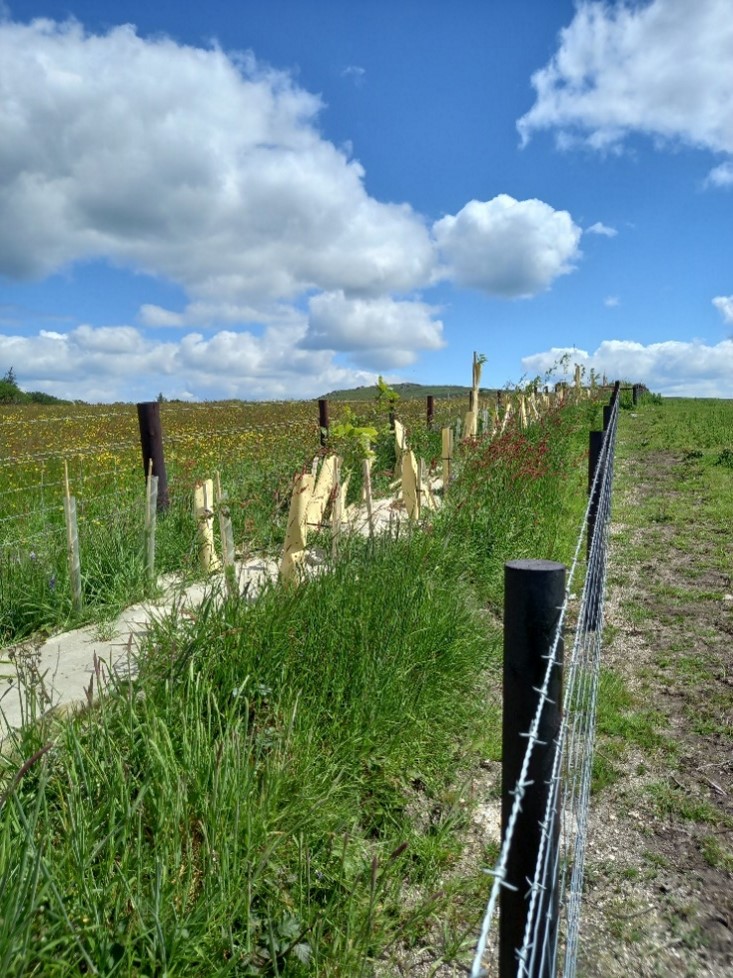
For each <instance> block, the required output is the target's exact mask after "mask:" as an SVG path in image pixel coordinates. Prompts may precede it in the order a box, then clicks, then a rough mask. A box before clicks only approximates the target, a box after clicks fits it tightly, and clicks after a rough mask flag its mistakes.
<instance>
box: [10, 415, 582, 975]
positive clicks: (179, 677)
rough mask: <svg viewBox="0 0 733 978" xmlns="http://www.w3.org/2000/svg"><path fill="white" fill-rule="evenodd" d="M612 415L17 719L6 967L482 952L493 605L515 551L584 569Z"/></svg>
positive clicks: (521, 443)
mask: <svg viewBox="0 0 733 978" xmlns="http://www.w3.org/2000/svg"><path fill="white" fill-rule="evenodd" d="M593 410H594V409H593V408H592V407H590V408H589V407H587V406H585V405H584V406H583V407H582V408H577V409H576V408H572V409H569V410H564V411H562V412H559V413H557V414H555V413H553V414H552V415H550V416H549V417H548V418H547V419H546V420H545V421H544V422H543V423H542V424H537V425H535V426H533V427H532V428H531V429H530V430H529V431H528V432H527V433H526V434H524V435H523V434H521V433H518V432H517V433H511V434H510V435H508V436H507V437H506V438H505V439H503V440H501V441H500V442H499V443H498V446H497V444H496V443H494V445H493V446H492V444H489V443H488V442H485V441H481V440H479V441H478V442H477V443H476V445H474V446H472V447H471V448H470V450H469V453H468V454H467V456H466V461H465V463H464V465H463V471H462V473H461V475H460V477H459V479H458V480H457V482H456V483H455V485H454V487H453V489H452V492H451V494H450V497H449V502H448V504H447V505H446V506H445V508H444V510H443V511H442V512H441V513H440V515H439V516H438V517H437V518H436V519H435V520H434V521H433V522H432V523H431V524H429V525H427V526H426V527H425V528H423V529H422V530H420V531H417V532H413V533H403V534H402V535H401V536H400V537H399V538H398V539H396V540H392V541H388V540H384V541H375V542H370V541H361V540H353V541H351V543H350V544H349V545H348V546H346V547H345V548H344V553H343V556H342V558H341V559H340V561H339V563H338V564H337V565H336V566H334V567H332V568H330V570H329V571H328V572H327V573H324V574H322V575H321V576H319V577H316V578H315V579H312V580H310V581H307V582H305V583H304V584H303V585H302V586H301V587H299V588H297V589H288V588H282V587H276V586H273V587H271V588H269V589H266V590H265V592H264V593H263V594H262V595H261V597H260V598H259V599H258V600H257V601H256V602H254V603H251V604H246V603H244V602H235V601H231V600H226V599H223V598H219V597H217V596H215V595H212V596H211V597H210V598H209V599H208V600H207V601H206V602H205V603H204V605H203V606H202V607H201V608H200V609H198V610H197V611H195V612H193V613H185V614H184V613H183V612H181V613H178V614H173V615H172V616H170V617H168V618H167V619H165V620H164V621H163V622H161V623H160V624H159V626H157V628H156V629H155V631H154V633H153V634H152V636H151V638H150V641H149V643H148V647H147V649H146V655H145V656H144V657H143V658H142V659H141V662H140V671H139V674H138V675H137V676H136V677H135V678H134V679H133V680H125V681H119V682H118V683H117V685H116V687H115V688H114V690H113V691H112V695H109V696H104V697H102V698H101V699H100V700H99V701H98V703H97V704H96V705H95V706H94V707H93V708H91V709H87V710H85V711H83V712H81V713H79V714H78V715H77V716H75V717H73V718H71V719H67V720H64V721H62V722H59V721H57V720H53V719H50V720H47V721H44V722H43V723H39V724H36V725H32V726H29V727H27V728H26V729H25V730H24V731H23V732H22V733H21V734H19V736H18V738H17V742H16V743H15V744H14V745H12V749H10V750H9V751H8V752H6V755H5V757H4V759H3V762H2V763H3V766H4V771H3V777H2V782H3V791H4V795H3V797H2V807H1V809H0V973H2V974H3V975H6V976H8V978H14V976H21V975H23V976H28V975H43V976H48V978H66V976H72V975H73V976H76V975H78V974H90V973H96V974H100V975H110V976H112V975H115V976H135V978H143V976H153V975H155V976H163V975H166V976H171V978H172V976H176V978H178V976H181V978H184V976H200V975H202V974H205V975H207V976H220V975H221V976H224V975H236V976H275V975H279V976H288V978H297V976H305V975H306V974H307V975H312V974H319V975H324V976H328V975H333V976H337V975H339V976H340V975H353V976H359V975H367V974H369V973H370V972H371V970H372V968H373V966H374V962H376V961H378V960H382V961H387V960H388V959H389V956H390V954H391V953H392V952H393V950H394V949H395V948H396V947H398V946H399V947H405V946H406V947H410V946H425V944H426V943H427V944H431V945H433V946H435V945H436V942H437V946H436V950H435V954H436V955H437V956H439V957H441V958H442V959H446V960H447V959H451V958H452V957H455V956H456V955H459V954H460V953H462V952H463V951H464V950H465V947H466V942H467V940H469V939H471V938H473V936H474V933H475V927H476V924H477V921H478V918H479V915H480V912H481V907H482V902H483V900H482V898H483V897H484V896H485V892H486V877H485V875H484V874H483V873H482V872H481V866H480V865H475V866H472V867H471V868H470V869H469V870H464V871H462V872H460V873H459V872H458V870H457V866H458V864H459V858H460V854H461V831H462V829H463V827H464V826H465V823H466V818H467V805H466V800H465V796H466V790H465V788H464V785H465V784H466V782H468V781H469V780H470V771H471V769H472V768H475V766H476V765H477V764H478V763H479V761H480V760H482V759H484V758H486V757H496V756H497V755H498V738H499V730H498V727H499V724H498V711H497V705H496V701H497V689H498V686H499V671H500V667H499V656H500V646H501V638H500V633H499V630H498V627H497V625H496V624H495V622H496V620H497V619H496V615H494V614H487V608H492V607H495V606H498V605H499V604H500V601H501V579H502V567H503V563H504V561H506V560H508V559H511V558H514V557H518V556H534V557H545V558H549V559H560V560H564V561H568V560H569V558H570V556H571V554H572V549H573V543H574V540H575V536H576V533H577V529H578V526H579V522H580V514H581V513H582V511H583V509H584V495H585V492H584V489H585V485H584V483H585V458H584V452H585V448H586V446H587V431H588V427H589V422H590V421H591V415H592V413H593ZM99 559H100V560H102V559H103V558H102V557H101V556H100V558H99ZM106 572H107V573H113V568H112V567H109V569H108V570H107V571H106ZM487 855H488V854H487ZM456 873H457V874H458V875H456ZM406 895H409V899H406ZM436 920H440V921H442V925H441V926H440V927H437V929H436V923H435V922H436Z"/></svg>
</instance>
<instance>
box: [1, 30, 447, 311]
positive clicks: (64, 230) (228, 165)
mask: <svg viewBox="0 0 733 978" xmlns="http://www.w3.org/2000/svg"><path fill="white" fill-rule="evenodd" d="M320 110H321V103H320V100H319V99H318V98H317V97H316V96H314V95H312V94H310V93H308V92H306V91H304V90H303V89H302V88H299V87H298V86H297V85H296V84H295V83H294V82H293V80H292V79H291V78H290V76H288V75H287V74H286V73H284V72H278V71H275V70H272V69H269V68H265V67H262V66H261V65H259V64H258V63H257V61H256V60H255V58H254V57H253V56H252V55H243V54H236V55H227V54H225V53H224V52H223V51H221V50H220V49H218V48H217V47H211V48H209V49H200V48H193V47H186V46H183V45H179V44H177V43H175V42H174V41H172V40H170V39H168V38H165V37H156V38H153V39H145V38H142V37H140V36H138V35H137V33H136V31H135V29H134V28H133V27H130V26H125V27H117V28H114V29H112V30H110V31H109V32H108V33H107V34H103V35H93V34H87V33H86V32H85V31H84V29H83V28H82V27H81V26H80V25H79V24H78V23H76V22H68V23H65V24H58V23H55V22H53V21H49V20H36V21H34V22H32V23H31V24H18V23H13V22H3V23H0V175H1V180H0V275H5V276H6V277H8V278H12V279H24V278H40V277H43V276H45V275H48V274H49V273H51V272H54V271H56V270H58V269H59V268H61V267H63V266H64V265H67V264H69V263H72V262H74V261H78V260H84V259H90V258H104V259H107V260H109V261H111V262H113V263H116V264H119V265H122V266H125V267H131V268H134V269H138V270H142V271H145V272H149V273H151V274H156V275H163V276H166V277H168V278H170V279H173V280H174V281H176V282H178V283H180V284H182V285H183V286H184V288H185V289H186V290H187V291H188V292H189V294H193V295H194V296H195V297H197V298H200V299H212V298H216V299H217V300H221V299H222V298H224V299H227V300H230V301H239V302H242V301H254V300H262V299H265V300H273V299H279V298H290V297H292V296H296V295H298V294H299V293H301V292H302V291H303V290H305V289H311V288H320V289H334V288H343V289H346V290H350V291H353V292H355V293H360V294H361V293H363V294H379V293H383V292H386V291H389V290H410V289H412V288H413V287H415V286H417V285H422V284H423V283H424V282H425V281H426V280H427V279H428V278H429V275H430V272H431V268H432V264H433V261H434V255H433V248H432V244H431V241H430V237H429V234H428V231H427V228H426V227H425V224H424V222H423V220H422V219H421V218H420V217H419V216H418V215H416V214H415V213H414V212H413V211H412V210H411V208H410V207H409V206H408V205H407V204H384V203H380V202H379V201H377V200H375V199H374V198H372V197H370V196H369V195H368V194H367V192H366V190H365V188H364V182H363V178H364V171H363V169H362V167H361V165H360V164H359V163H358V162H356V161H354V160H350V159H348V158H347V157H346V156H345V155H344V153H343V152H342V151H341V150H339V149H337V148H336V147H335V146H334V145H333V144H332V143H330V142H328V141H327V140H325V139H324V138H322V136H321V135H320V134H319V132H318V129H317V116H318V113H319V111H320Z"/></svg>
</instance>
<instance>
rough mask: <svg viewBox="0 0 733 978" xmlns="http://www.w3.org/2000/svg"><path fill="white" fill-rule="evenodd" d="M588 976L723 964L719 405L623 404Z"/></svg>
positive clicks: (727, 672) (732, 434) (727, 725)
mask: <svg viewBox="0 0 733 978" xmlns="http://www.w3.org/2000/svg"><path fill="white" fill-rule="evenodd" d="M624 415H625V416H624V417H623V418H622V422H623V423H622V425H621V428H620V433H619V442H618V448H617V473H618V474H617V489H616V494H615V505H614V526H613V540H612V550H611V563H610V571H609V575H610V576H609V591H610V598H611V601H610V608H609V612H608V622H607V628H606V644H607V648H606V651H605V654H604V671H603V675H602V678H601V692H600V697H599V741H598V744H597V748H596V763H595V776H596V777H595V787H596V794H595V801H594V804H593V805H592V806H591V811H592V813H594V818H593V826H592V830H591V846H592V849H591V857H590V858H589V860H588V901H587V907H588V915H589V916H588V920H587V922H586V924H585V934H586V938H585V942H584V954H583V955H582V958H581V963H580V967H579V974H582V975H585V976H587V978H621V976H625V975H627V974H629V972H633V973H637V974H640V975H647V974H648V975H667V974H669V975H672V974H675V975H677V974H679V975H689V976H696V975H697V976H705V978H725V976H728V975H730V974H731V973H733V934H732V932H731V926H730V924H731V920H733V897H732V895H733V685H732V679H731V677H732V676H733V656H732V655H731V635H732V634H733V558H732V557H731V553H732V550H731V527H733V401H730V400H728V401H724V400H695V401H693V400H683V399H676V398H671V399H665V400H664V401H663V402H661V403H660V404H657V405H650V406H648V407H645V409H644V410H642V411H638V412H634V413H633V414H632V413H631V412H624Z"/></svg>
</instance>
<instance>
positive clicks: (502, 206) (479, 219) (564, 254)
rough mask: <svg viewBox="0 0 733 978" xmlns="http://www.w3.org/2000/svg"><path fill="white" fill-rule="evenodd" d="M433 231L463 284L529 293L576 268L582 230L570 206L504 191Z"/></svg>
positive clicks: (505, 292)
mask: <svg viewBox="0 0 733 978" xmlns="http://www.w3.org/2000/svg"><path fill="white" fill-rule="evenodd" d="M433 235H434V237H435V240H436V242H437V245H438V248H439V249H440V251H441V252H442V253H443V255H444V257H445V258H446V260H447V262H448V265H449V270H448V274H449V275H450V276H451V277H452V278H453V279H454V280H455V281H456V282H457V283H458V284H459V285H465V286H469V287H470V288H475V289H480V290H481V291H482V292H487V293H488V294H490V295H499V296H505V297H515V296H522V297H527V296H531V295H534V294H536V293H537V292H541V291H543V290H544V289H547V288H549V286H550V285H551V284H552V282H553V281H554V279H555V278H557V277H558V275H564V274H566V273H567V272H570V271H572V269H573V262H574V260H575V259H577V258H578V257H579V252H578V242H579V240H580V235H581V231H580V228H579V227H578V226H577V225H576V224H575V223H574V222H573V219H572V218H571V216H570V214H568V212H567V211H556V210H554V209H553V208H552V207H550V205H549V204H545V203H544V202H543V201H541V200H515V199H514V198H513V197H510V196H508V195H507V194H500V195H499V196H498V197H494V198H493V200H488V201H480V200H472V201H470V202H469V203H468V204H466V206H465V207H464V208H463V209H462V210H460V211H459V212H458V214H456V215H448V216H446V217H443V218H441V220H439V221H437V222H436V223H435V224H434V225H433Z"/></svg>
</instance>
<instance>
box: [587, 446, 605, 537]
mask: <svg viewBox="0 0 733 978" xmlns="http://www.w3.org/2000/svg"><path fill="white" fill-rule="evenodd" d="M603 436H604V432H603V431H591V432H590V440H589V445H588V495H589V496H590V495H591V493H593V495H592V498H591V501H590V507H589V509H588V539H587V544H586V554H588V555H590V547H591V543H592V542H593V533H594V531H595V528H596V516H597V514H598V499H599V496H600V491H601V486H600V480H599V482H598V483H597V485H596V491H595V492H593V480H594V478H595V474H596V469H597V468H598V460H599V459H600V457H601V449H602V448H603Z"/></svg>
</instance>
